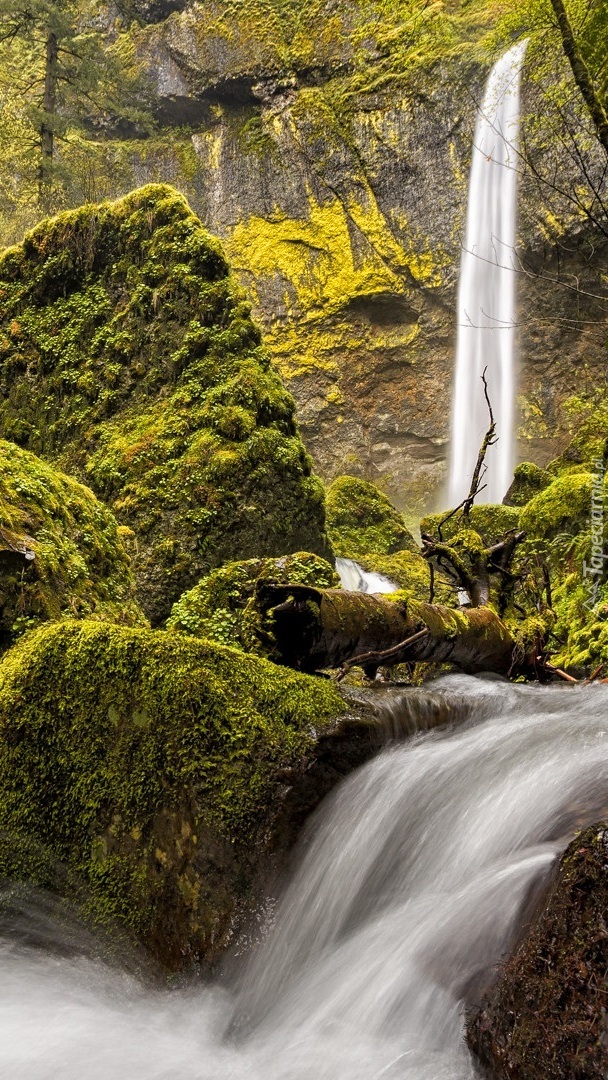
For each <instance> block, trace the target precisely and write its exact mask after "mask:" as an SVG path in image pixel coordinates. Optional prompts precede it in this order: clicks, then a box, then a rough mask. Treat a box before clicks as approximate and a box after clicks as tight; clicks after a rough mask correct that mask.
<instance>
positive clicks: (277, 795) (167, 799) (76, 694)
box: [0, 622, 371, 968]
mask: <svg viewBox="0 0 608 1080" xmlns="http://www.w3.org/2000/svg"><path fill="white" fill-rule="evenodd" d="M345 711H346V710H345V706H344V702H343V700H342V698H341V697H340V695H339V693H338V691H337V690H336V688H335V687H334V685H333V684H332V683H330V682H327V681H324V680H322V679H315V678H310V677H308V676H304V675H299V674H296V673H294V672H292V671H287V670H282V669H280V668H277V667H275V666H274V665H273V664H271V663H270V662H268V661H266V660H262V659H259V658H257V657H254V656H246V655H244V654H242V653H239V652H236V651H235V650H233V649H227V648H224V647H221V646H212V645H210V644H208V643H202V642H200V641H196V640H194V639H193V638H188V637H185V636H184V635H181V634H170V633H166V632H164V631H151V630H140V629H125V628H122V627H115V626H109V625H106V624H102V623H91V622H83V623H77V622H69V623H68V622H66V623H54V624H52V625H50V626H44V627H41V628H40V629H39V630H37V631H35V632H34V633H32V634H30V635H27V636H26V637H25V638H23V639H22V640H21V641H20V642H18V643H17V644H16V645H15V646H14V647H13V648H12V649H11V650H10V651H9V652H8V653H7V654H6V656H5V658H4V660H3V661H2V664H1V665H0V838H1V839H0V876H8V877H12V878H17V879H25V880H29V881H33V882H35V883H38V884H41V885H43V886H46V887H50V888H58V887H60V888H61V890H62V891H66V890H67V891H68V892H69V894H70V895H71V896H72V898H74V897H76V899H77V900H78V902H79V903H80V906H81V908H84V910H85V911H88V913H89V914H90V915H91V916H92V917H93V918H96V919H102V920H106V919H110V920H112V919H113V920H118V921H119V922H120V923H121V924H122V925H123V926H124V927H126V929H127V930H128V931H130V933H131V934H132V935H133V936H134V937H135V938H136V939H137V940H139V941H140V942H143V944H144V945H145V946H147V947H148V948H149V949H151V950H152V952H153V953H154V954H155V955H156V957H157V958H158V959H160V960H161V961H162V962H163V963H164V964H165V965H166V966H167V967H169V968H178V967H181V966H183V965H187V964H188V963H190V962H198V961H202V960H209V959H212V958H213V957H214V956H215V955H216V954H217V952H218V951H219V950H220V949H221V947H222V946H223V945H224V944H225V942H226V940H227V939H228V937H229V934H230V932H231V928H232V929H234V926H235V924H236V920H237V917H238V915H239V912H241V911H242V909H243V908H244V907H246V906H247V905H248V904H249V903H253V900H254V899H255V883H256V881H257V882H259V877H260V874H262V872H263V868H264V867H263V862H264V853H266V854H268V849H269V847H271V846H272V837H273V827H274V825H275V824H276V821H277V819H278V818H279V817H280V812H281V807H282V805H283V804H284V802H285V799H286V798H287V797H288V796H290V795H291V792H292V791H293V790H294V788H297V783H296V778H295V774H296V772H297V770H298V769H299V770H300V772H301V774H302V775H306V776H307V777H309V776H310V771H311V770H310V764H311V760H312V759H313V757H314V751H315V748H317V747H318V745H319V741H320V740H321V738H322V736H323V733H328V732H330V731H331V730H334V729H335V726H336V718H337V717H338V716H339V715H340V714H344V713H345ZM370 752H371V750H370V749H369V748H368V750H367V753H368V755H369V753H370ZM357 763H358V762H357ZM327 766H328V761H327V756H326V758H325V761H324V769H325V772H327ZM290 770H291V772H290ZM333 782H335V780H334V781H333ZM325 790H326V788H325V789H324V788H323V785H321V790H320V794H319V795H318V798H320V797H321V795H322V794H324V793H325ZM58 877H59V878H60V881H59V884H58V882H57V878H58Z"/></svg>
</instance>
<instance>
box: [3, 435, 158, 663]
mask: <svg viewBox="0 0 608 1080" xmlns="http://www.w3.org/2000/svg"><path fill="white" fill-rule="evenodd" d="M129 540H130V537H129V530H128V529H124V528H123V529H121V528H119V526H118V524H117V522H116V519H115V517H114V515H113V514H112V513H111V512H110V510H108V509H107V508H106V507H105V506H103V505H102V503H100V502H99V500H98V499H97V498H96V497H95V495H94V494H93V492H92V491H91V490H90V489H89V488H87V487H84V485H83V484H79V483H78V482H77V481H76V480H73V479H72V478H71V477H69V476H65V475H64V474H63V473H61V472H59V471H58V470H57V469H54V468H53V467H52V466H51V465H48V464H47V463H46V462H44V461H41V460H40V458H37V457H35V455H34V454H30V453H28V451H27V450H22V449H21V448H20V447H18V446H15V445H14V444H13V443H9V442H5V441H4V440H0V650H1V649H3V648H6V647H7V646H8V645H10V644H11V643H12V642H13V641H14V640H15V638H17V637H18V636H19V635H20V634H21V633H23V631H24V630H27V629H30V628H31V627H33V626H35V625H37V624H38V623H40V622H46V621H47V620H49V619H59V618H61V617H68V618H93V619H105V620H109V621H110V622H116V623H124V624H126V625H137V624H138V623H139V624H140V625H145V622H146V620H145V618H144V615H143V612H142V611H141V609H140V607H139V605H138V604H137V602H136V600H135V583H134V580H133V575H132V573H131V565H130V558H129V555H128V554H127V547H128V546H129Z"/></svg>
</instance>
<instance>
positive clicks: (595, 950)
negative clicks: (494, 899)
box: [467, 824, 608, 1080]
mask: <svg viewBox="0 0 608 1080" xmlns="http://www.w3.org/2000/svg"><path fill="white" fill-rule="evenodd" d="M607 865H608V826H607V825H606V824H601V825H595V826H593V827H592V828H590V829H587V830H586V831H585V832H583V833H581V834H580V835H579V836H577V837H576V838H575V839H574V840H573V841H572V843H571V844H570V847H569V848H568V849H567V851H566V853H565V855H564V856H563V858H562V860H561V862H560V866H559V870H558V872H557V875H556V877H555V880H554V881H553V884H552V886H551V889H550V892H549V897H548V900H547V902H546V906H545V907H544V910H543V911H542V913H541V914H540V916H539V917H538V918H537V919H536V921H535V922H534V924H533V926H532V929H531V931H530V932H529V934H528V937H527V938H526V940H525V941H524V942H523V944H522V945H521V947H520V948H519V950H518V951H517V952H516V953H515V955H514V956H513V957H511V959H510V960H508V961H507V963H506V965H505V966H504V967H503V969H502V970H501V973H500V979H499V981H498V983H497V986H496V988H495V989H494V990H493V991H492V992H491V993H490V995H489V998H488V999H487V1000H486V1001H485V1002H484V1004H483V1007H482V1009H481V1010H479V1011H478V1012H477V1013H475V1014H473V1015H471V1016H470V1017H469V1021H468V1026H467V1027H468V1030H467V1037H468V1042H469V1045H470V1047H471V1049H472V1050H473V1051H474V1052H475V1053H476V1054H477V1055H478V1057H479V1058H480V1060H481V1062H482V1063H483V1065H484V1066H485V1067H486V1068H488V1069H489V1070H490V1075H491V1076H492V1077H496V1080H507V1078H508V1080H536V1078H538V1080H540V1078H541V1077H542V1078H543V1080H545V1078H547V1080H549V1078H555V1080H566V1078H568V1080H604V1078H605V1077H606V1075H607V1073H608V1047H607V1044H606V994H607V993H608V984H607V981H606V971H607V970H608V931H607V930H606V908H607V905H608V871H607V869H606V867H607Z"/></svg>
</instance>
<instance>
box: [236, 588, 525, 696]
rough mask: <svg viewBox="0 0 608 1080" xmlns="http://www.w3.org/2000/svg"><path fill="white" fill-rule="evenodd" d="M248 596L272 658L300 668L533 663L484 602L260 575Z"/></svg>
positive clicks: (469, 668)
mask: <svg viewBox="0 0 608 1080" xmlns="http://www.w3.org/2000/svg"><path fill="white" fill-rule="evenodd" d="M256 603H257V606H258V608H259V609H260V611H261V613H262V616H263V621H264V623H265V626H266V628H267V630H268V632H269V635H272V638H273V641H274V649H273V658H274V659H275V660H276V661H278V662H279V663H282V664H286V665H287V666H289V667H293V668H297V669H299V670H301V671H309V672H312V671H318V670H320V669H323V668H339V667H341V666H342V665H344V664H346V665H347V666H352V665H353V664H354V663H360V664H361V666H363V667H364V669H365V670H366V671H367V672H368V673H369V674H371V673H373V672H374V671H375V670H377V668H378V667H379V666H380V665H382V666H384V665H387V666H393V665H395V664H401V663H405V662H410V661H426V662H430V663H451V664H454V665H456V666H457V667H458V668H460V670H461V671H464V672H468V673H470V674H474V673H475V672H480V671H493V672H497V673H499V674H503V675H507V674H519V673H520V672H525V671H528V670H530V668H531V667H532V666H534V658H527V657H521V656H520V655H519V652H518V650H517V648H516V643H515V641H514V639H513V637H512V635H511V633H510V632H509V630H508V629H507V627H506V626H505V624H504V623H503V622H502V621H501V619H499V618H498V616H497V615H496V614H495V612H494V611H492V609H491V608H488V607H478V608H464V609H456V608H448V607H444V606H442V605H440V604H424V603H420V602H418V601H409V602H406V601H399V600H390V599H388V598H387V597H385V596H381V595H376V594H369V593H355V592H346V591H344V590H342V589H316V588H314V587H312V586H308V585H274V584H269V583H268V582H264V583H261V584H260V586H259V587H258V592H257V599H256Z"/></svg>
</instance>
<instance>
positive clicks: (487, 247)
mask: <svg viewBox="0 0 608 1080" xmlns="http://www.w3.org/2000/svg"><path fill="white" fill-rule="evenodd" d="M526 45H527V41H521V42H518V43H517V44H516V45H514V46H513V48H511V49H509V51H508V52H507V53H505V54H504V55H503V56H502V57H501V58H500V60H498V62H497V63H496V64H495V65H494V67H493V68H492V71H491V72H490V76H489V78H488V82H487V85H486V89H485V93H484V97H483V101H482V104H481V106H480V109H479V114H478V118H477V125H476V128H475V137H474V144H473V153H472V158H471V172H470V179H469V198H468V206H467V224H466V234H465V241H464V247H463V251H462V259H461V264H460V282H459V289H458V316H457V321H458V337H457V345H456V365H455V374H454V394H453V403H452V449H451V460H450V474H449V490H448V499H449V504H450V506H457V505H458V504H459V503H460V502H462V500H463V499H464V498H465V497H466V495H467V493H468V490H469V485H470V483H471V477H472V475H473V469H474V467H475V462H476V460H477V455H478V452H479V448H480V446H481V443H482V440H483V437H484V434H485V432H486V431H487V429H488V427H489V422H490V421H489V413H488V407H487V404H486V400H485V395H484V388H483V383H482V373H483V371H484V369H486V368H487V382H488V392H489V397H490V402H491V404H492V409H493V413H494V419H495V421H496V433H497V435H498V441H497V443H496V444H495V445H494V446H492V447H490V449H489V450H488V452H487V454H486V462H485V463H486V465H487V474H486V476H485V478H484V483H485V484H486V487H485V490H484V491H483V494H482V499H481V500H479V501H483V502H485V503H497V502H501V501H502V499H503V497H504V495H505V494H506V492H507V490H508V488H509V485H510V483H511V480H512V477H513V461H514V451H513V443H514V430H513V427H514V419H513V417H514V396H515V370H514V369H515V324H516V310H515V277H516V274H515V265H516V264H515V243H516V211H517V163H518V155H517V144H518V132H519V86H520V76H521V66H522V63H523V59H524V54H525V50H526Z"/></svg>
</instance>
